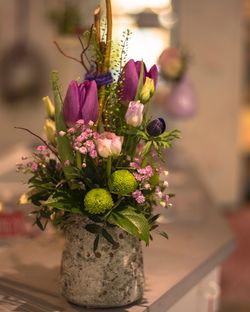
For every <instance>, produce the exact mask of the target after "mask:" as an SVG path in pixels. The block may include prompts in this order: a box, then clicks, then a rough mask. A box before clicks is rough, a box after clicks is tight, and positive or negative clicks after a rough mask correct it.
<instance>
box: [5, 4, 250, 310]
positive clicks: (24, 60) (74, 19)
mask: <svg viewBox="0 0 250 312" xmlns="http://www.w3.org/2000/svg"><path fill="white" fill-rule="evenodd" d="M112 2H113V10H114V34H113V35H114V38H119V37H120V36H121V34H122V33H123V32H124V31H126V29H127V28H129V29H130V30H131V31H132V35H131V39H130V40H129V50H128V59H129V58H134V59H135V60H137V59H141V58H143V60H144V61H145V63H146V65H147V66H148V67H150V66H152V65H153V64H154V63H158V59H159V56H160V55H161V53H162V52H163V51H164V50H165V49H166V48H169V47H177V48H181V49H183V50H185V51H187V54H188V56H189V62H188V69H187V70H186V72H185V79H188V83H186V82H185V81H184V80H180V81H177V82H176V81H175V82H173V81H170V80H166V79H164V78H163V77H162V78H161V79H160V81H159V83H158V90H157V93H156V95H155V98H154V105H155V106H154V109H153V110H152V114H153V115H159V114H160V115H163V116H164V118H165V119H166V121H167V125H168V127H169V128H173V127H177V128H179V129H180V130H181V132H182V140H181V141H180V142H178V144H177V145H176V146H174V148H173V150H172V151H171V152H169V153H167V154H166V159H167V165H169V168H170V173H171V168H173V169H175V172H177V173H178V174H176V175H175V176H173V177H172V178H171V174H170V181H169V182H170V185H172V187H173V189H174V191H175V193H177V194H178V196H179V202H178V196H177V199H176V209H175V210H174V209H173V211H172V212H171V211H170V212H168V213H166V215H165V221H166V222H177V221H178V220H180V219H181V220H182V221H183V220H184V221H187V222H188V221H190V220H191V221H193V220H196V221H197V220H198V219H199V218H202V217H203V212H202V209H200V207H201V206H202V202H204V201H206V200H207V198H209V200H210V201H211V203H212V205H213V206H214V207H215V209H216V211H219V212H220V213H221V214H222V215H223V217H224V218H225V219H226V220H227V222H229V224H230V226H231V228H232V231H233V232H234V235H235V237H236V243H237V244H236V249H235V252H234V254H233V255H232V256H231V258H229V259H228V260H227V261H226V263H225V264H224V266H223V267H222V282H221V283H222V284H221V287H222V305H221V309H222V310H221V311H250V299H249V298H250V268H249V263H250V239H249V237H250V222H249V221H250V205H249V203H248V202H249V200H250V1H249V0H220V1H216V0H203V1H199V0H189V1H185V0H172V1H171V0H154V1H152V0H133V1H121V0H113V1H112ZM98 3H99V1H98V0H64V1H63V0H32V1H31V0H8V1H4V0H0V42H1V44H0V121H1V122H0V146H1V149H0V186H1V187H0V210H2V211H3V212H6V211H12V212H14V213H16V212H19V211H20V207H18V206H17V205H16V204H13V203H16V202H17V200H18V198H19V196H20V194H22V192H23V191H24V190H25V185H21V184H20V179H21V178H20V175H19V176H18V175H17V174H16V173H15V163H17V162H19V161H20V157H21V156H22V155H27V153H29V149H30V147H31V146H32V145H33V144H35V141H34V139H33V137H31V136H29V135H28V134H26V133H25V132H21V131H19V130H17V129H14V127H15V126H20V127H26V128H29V129H30V130H32V131H33V132H35V133H37V134H42V131H43V124H44V118H43V116H45V112H44V106H43V103H42V100H41V99H42V97H43V96H45V95H51V91H50V72H51V70H53V69H56V70H58V71H59V72H60V77H61V81H62V86H63V90H64V92H65V91H66V89H67V85H68V83H69V82H70V80H72V79H77V78H78V77H80V78H82V77H83V74H84V73H83V71H82V68H81V66H80V65H78V64H77V63H75V62H72V61H70V60H68V59H66V58H65V57H64V56H63V55H62V54H60V53H59V52H58V50H57V49H56V47H55V45H54V44H53V41H54V40H56V41H57V42H58V43H59V44H60V46H61V47H62V48H63V50H64V52H65V53H66V54H69V55H71V56H78V55H79V54H80V50H81V46H80V44H79V41H78V39H77V36H76V34H77V33H78V34H79V33H82V32H83V31H84V30H86V29H89V27H90V26H91V24H92V23H93V20H92V12H93V11H94V9H95V7H96V5H97V4H98ZM177 87H178V89H177ZM173 92H175V93H174V94H173ZM183 103H184V104H183ZM173 105H174V107H176V105H177V106H178V105H179V106H180V107H179V110H177V111H174V112H173V111H172V112H171V109H170V106H173ZM183 105H184V106H183ZM168 112H169V113H168ZM168 157H169V158H168ZM168 160H169V162H168ZM173 171H174V170H173ZM171 179H172V181H171ZM171 183H172V184H171ZM183 203H185V204H186V206H185V205H183ZM183 206H185V208H184V207H183ZM16 218H22V216H21V217H20V216H18V215H16ZM20 220H21V219H20ZM163 221H164V220H163ZM20 222H21V221H20ZM1 224H2V227H3V226H4V225H3V224H4V223H3V222H2V223H1V221H0V228H1ZM14 231H16V233H15V234H18V233H19V234H20V235H22V233H23V232H25V231H26V230H24V229H23V228H22V227H19V228H17V229H15V230H14ZM2 232H4V230H3V228H2ZM0 234H1V230H0ZM12 234H13V233H12ZM34 235H35V234H34ZM0 239H1V237H0ZM2 241H4V238H2ZM8 242H9V241H8ZM247 247H248V248H247ZM236 289H237V290H236ZM236 307H237V308H236ZM240 309H242V310H240Z"/></svg>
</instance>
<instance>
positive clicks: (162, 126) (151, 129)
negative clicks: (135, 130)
mask: <svg viewBox="0 0 250 312" xmlns="http://www.w3.org/2000/svg"><path fill="white" fill-rule="evenodd" d="M165 130H166V123H165V121H164V119H163V118H157V119H154V120H152V121H151V122H150V123H149V124H148V125H147V132H148V134H149V135H151V136H153V137H157V136H159V135H161V134H162V133H163V132H164V131H165Z"/></svg>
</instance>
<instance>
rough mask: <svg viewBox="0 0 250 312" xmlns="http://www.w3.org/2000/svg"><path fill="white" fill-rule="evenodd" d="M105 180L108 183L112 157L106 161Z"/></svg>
mask: <svg viewBox="0 0 250 312" xmlns="http://www.w3.org/2000/svg"><path fill="white" fill-rule="evenodd" d="M106 170H107V180H108V181H109V179H110V176H111V171H112V157H111V156H109V157H108V159H107V168H106Z"/></svg>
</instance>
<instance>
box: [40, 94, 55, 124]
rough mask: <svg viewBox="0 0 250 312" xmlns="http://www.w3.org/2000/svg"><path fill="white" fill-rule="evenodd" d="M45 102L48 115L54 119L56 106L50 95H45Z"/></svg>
mask: <svg viewBox="0 0 250 312" xmlns="http://www.w3.org/2000/svg"><path fill="white" fill-rule="evenodd" d="M43 103H44V105H45V108H46V111H47V114H48V117H49V118H51V119H54V117H55V106H54V104H53V103H52V101H51V99H50V97H49V96H45V97H43Z"/></svg>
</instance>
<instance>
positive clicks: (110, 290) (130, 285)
mask: <svg viewBox="0 0 250 312" xmlns="http://www.w3.org/2000/svg"><path fill="white" fill-rule="evenodd" d="M71 221H72V222H71V223H70V224H69V225H67V227H66V228H65V247H64V251H63V255H62V263H61V289H62V294H63V296H64V297H65V298H66V299H67V300H68V301H69V302H72V303H75V304H78V305H82V306H86V307H93V308H97V307H100V308H101V307H103V308H104V307H105V308H107V307H118V306H124V305H127V304H130V303H133V302H135V301H137V300H139V299H141V298H142V296H143V289H144V273H143V258H142V249H141V243H140V241H139V240H138V239H137V238H135V237H133V236H132V235H130V234H127V233H126V232H124V231H123V230H121V229H119V228H118V227H113V228H109V230H108V231H109V233H110V234H111V235H112V236H113V238H114V240H115V241H117V242H118V243H119V246H115V247H114V246H112V245H111V244H110V243H108V242H107V241H106V239H104V238H103V237H101V238H100V240H99V245H98V249H97V251H96V252H94V251H93V243H94V239H95V234H91V233H89V232H88V231H87V230H86V229H85V225H86V224H87V223H90V222H91V223H93V222H92V221H89V220H88V219H87V218H85V217H83V216H80V215H75V216H72V220H71Z"/></svg>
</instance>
